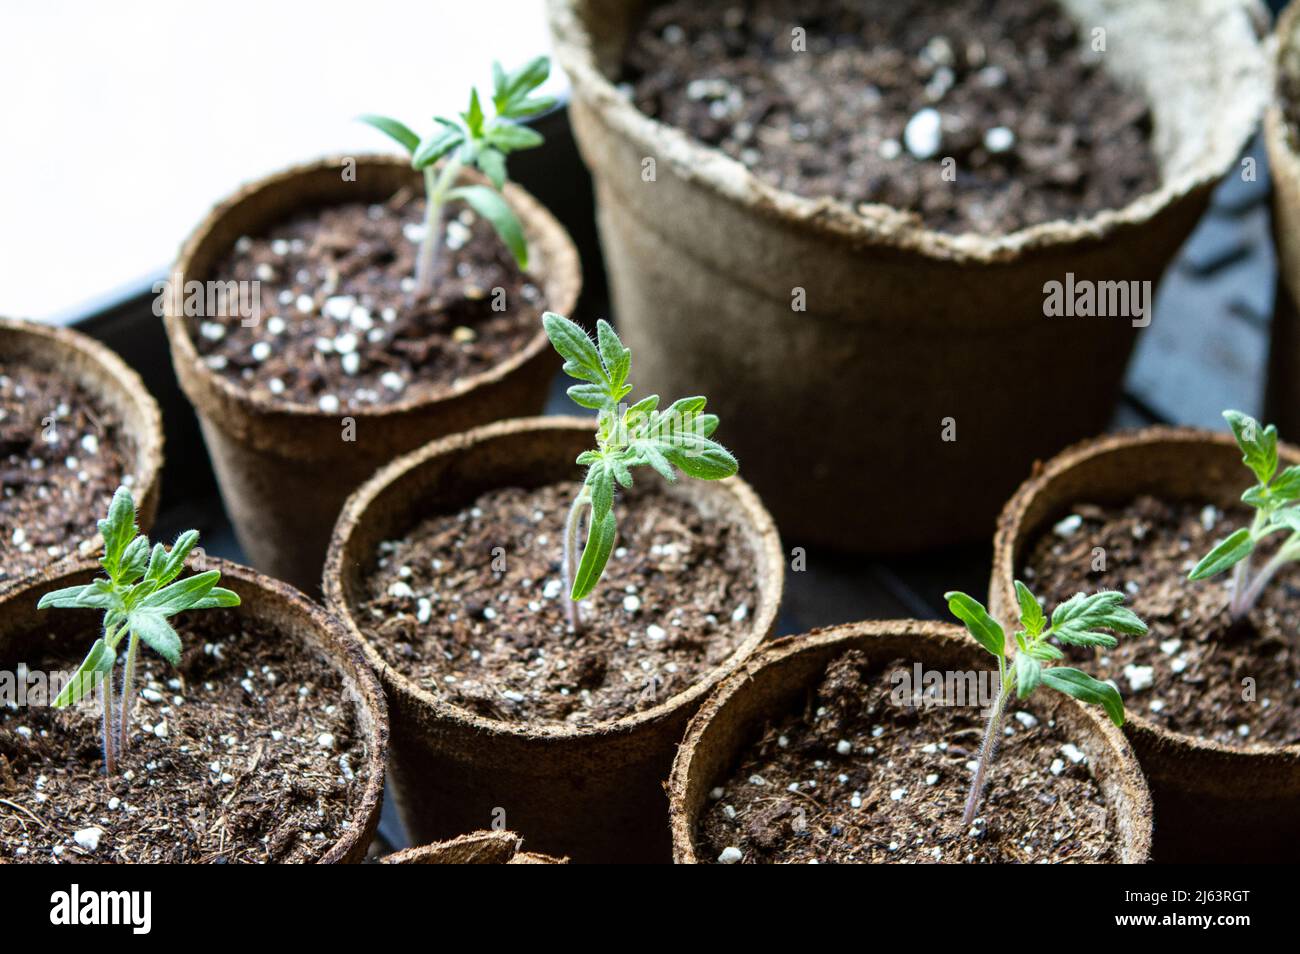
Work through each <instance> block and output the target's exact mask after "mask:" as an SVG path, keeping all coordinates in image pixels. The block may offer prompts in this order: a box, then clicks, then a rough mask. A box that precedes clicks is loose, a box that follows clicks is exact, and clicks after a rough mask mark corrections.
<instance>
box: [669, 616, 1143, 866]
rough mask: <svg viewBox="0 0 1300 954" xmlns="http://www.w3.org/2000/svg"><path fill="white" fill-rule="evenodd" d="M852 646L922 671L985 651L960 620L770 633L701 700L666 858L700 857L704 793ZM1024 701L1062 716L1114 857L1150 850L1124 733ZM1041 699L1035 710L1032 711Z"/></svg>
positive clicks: (1082, 713)
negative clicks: (1101, 807)
mask: <svg viewBox="0 0 1300 954" xmlns="http://www.w3.org/2000/svg"><path fill="white" fill-rule="evenodd" d="M850 649H861V650H865V651H866V652H868V653H869V654H870V655H871V656H872V658H878V659H881V660H889V659H894V658H899V657H902V658H907V659H915V660H918V661H919V662H920V663H921V664H922V665H923V666H925V667H926V668H927V669H934V670H946V669H970V668H972V667H973V668H977V669H987V668H988V666H989V662H990V660H989V657H988V656H987V655H983V654H981V653H980V652H979V651H978V649H977V648H976V647H974V645H973V643H972V642H971V640H970V638H969V637H968V636H966V635H964V631H963V630H961V629H960V628H959V627H956V626H952V625H949V624H946V623H933V622H918V621H916V620H892V621H888V622H871V623H851V624H849V625H846V626H835V627H831V628H829V629H824V630H815V631H814V632H812V633H810V634H806V635H802V636H790V637H787V638H785V639H781V640H777V641H776V642H775V643H772V644H771V645H769V646H766V647H764V648H763V649H762V650H760V651H759V652H758V653H756V654H755V655H754V656H753V657H752V658H750V660H749V661H748V662H746V663H745V664H744V666H743V667H741V669H740V670H739V671H738V672H736V673H735V674H734V675H732V676H731V677H730V678H728V679H727V680H726V681H725V682H724V683H723V684H722V685H721V686H719V687H718V690H717V691H716V692H715V693H714V694H713V695H712V696H710V697H709V698H708V700H706V701H705V703H704V705H703V706H702V707H701V708H700V711H699V713H698V714H697V715H696V716H695V718H694V719H692V720H691V724H690V728H689V729H688V731H687V733H686V740H685V741H684V742H683V743H682V746H681V748H680V750H679V751H678V753H677V758H676V760H675V761H674V762H673V773H672V778H671V779H670V780H669V783H668V797H669V801H670V805H671V808H670V811H671V815H672V833H673V860H674V861H676V862H677V863H678V864H698V863H700V862H701V861H702V860H707V859H701V858H700V857H699V856H698V852H699V848H698V846H697V844H696V831H697V827H698V823H699V819H700V815H701V811H702V808H703V806H704V805H705V804H706V803H707V801H708V799H709V792H710V791H711V790H712V789H713V788H714V786H716V785H719V784H721V783H722V782H723V781H724V780H725V779H726V777H727V774H728V773H729V772H730V771H731V770H732V767H733V766H734V765H735V764H736V763H737V761H739V760H740V758H741V757H742V756H743V754H744V752H745V749H746V747H747V746H748V745H750V744H752V742H753V741H754V739H755V738H757V737H758V736H759V734H760V733H761V732H762V729H763V726H764V724H765V723H766V722H768V721H770V720H772V719H774V718H779V717H780V716H782V715H784V714H785V713H787V712H790V711H793V710H795V709H797V708H798V707H799V706H800V705H801V704H802V703H803V701H804V700H805V699H806V697H807V694H808V692H809V690H810V689H812V688H813V687H814V686H815V685H816V683H817V682H818V680H820V679H821V677H822V674H823V673H824V672H825V670H826V666H827V664H829V663H830V662H832V661H833V660H834V659H835V658H836V657H838V656H840V655H842V654H843V653H845V652H846V651H848V650H850ZM1029 701H1030V703H1031V707H1033V708H1035V710H1036V711H1039V715H1040V718H1041V717H1042V714H1043V713H1047V714H1050V716H1051V717H1052V718H1054V719H1056V720H1057V722H1058V723H1063V724H1064V725H1065V726H1066V727H1067V728H1068V731H1069V734H1070V737H1071V739H1072V741H1073V742H1074V744H1075V745H1077V746H1078V747H1079V748H1081V749H1082V750H1083V751H1085V752H1086V753H1088V756H1089V764H1090V765H1091V766H1092V771H1093V774H1094V776H1095V777H1096V779H1097V781H1098V783H1099V784H1100V786H1101V790H1102V793H1103V795H1104V797H1105V799H1106V805H1107V807H1108V809H1109V810H1110V811H1111V812H1113V813H1114V815H1115V822H1116V828H1117V830H1118V832H1119V837H1120V839H1121V844H1120V845H1119V846H1118V854H1119V857H1120V860H1121V861H1123V862H1125V863H1128V864H1137V863H1142V862H1145V861H1146V860H1147V858H1148V855H1149V854H1150V850H1151V797H1150V795H1149V794H1148V792H1147V787H1146V784H1145V783H1144V782H1143V780H1142V774H1141V772H1140V771H1139V770H1138V767H1137V762H1136V760H1135V759H1134V757H1133V751H1132V749H1130V748H1129V745H1128V743H1127V742H1126V741H1125V740H1124V736H1123V735H1122V734H1121V733H1120V732H1119V730H1117V729H1116V728H1115V727H1114V726H1113V725H1111V723H1110V722H1109V721H1107V720H1106V718H1105V717H1104V716H1101V715H1100V714H1099V713H1098V711H1097V710H1096V709H1094V708H1089V707H1086V706H1083V705H1080V704H1079V703H1077V702H1075V701H1074V700H1073V699H1070V698H1068V697H1066V696H1064V695H1061V694H1060V693H1055V692H1040V693H1037V694H1035V695H1034V696H1033V697H1032V698H1031V699H1030V700H1029ZM1039 707H1041V710H1040V709H1039Z"/></svg>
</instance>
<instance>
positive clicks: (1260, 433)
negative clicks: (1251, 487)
mask: <svg viewBox="0 0 1300 954" xmlns="http://www.w3.org/2000/svg"><path fill="white" fill-rule="evenodd" d="M1223 416H1224V419H1226V420H1227V422H1228V426H1229V427H1231V428H1232V435H1233V437H1235V438H1236V439H1237V446H1238V447H1240V448H1241V453H1242V458H1241V460H1242V463H1244V464H1245V465H1246V466H1247V467H1249V468H1250V469H1251V471H1252V472H1253V473H1254V474H1255V477H1256V478H1257V479H1258V480H1259V482H1260V483H1261V484H1267V483H1268V482H1269V480H1270V479H1271V478H1272V476H1273V474H1274V472H1275V471H1276V470H1277V428H1276V427H1274V426H1273V425H1272V424H1270V425H1269V426H1268V427H1262V426H1261V425H1260V423H1259V421H1257V420H1255V419H1254V418H1253V417H1251V416H1250V415H1249V414H1242V413H1241V412H1240V411H1224V412H1223Z"/></svg>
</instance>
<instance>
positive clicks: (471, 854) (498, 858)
mask: <svg viewBox="0 0 1300 954" xmlns="http://www.w3.org/2000/svg"><path fill="white" fill-rule="evenodd" d="M568 861H569V859H568V858H552V857H551V856H550V855H539V854H536V853H534V852H531V851H524V850H523V839H522V838H520V837H519V836H518V835H516V834H514V832H509V831H472V832H470V833H469V834H468V835H461V836H460V837H459V838H453V839H452V840H451V841H440V842H437V843H435V844H432V845H420V846H419V847H418V848H407V849H405V850H403V851H395V852H393V853H392V854H391V855H387V856H386V857H384V858H381V859H380V862H379V863H380V864H385V865H563V864H568Z"/></svg>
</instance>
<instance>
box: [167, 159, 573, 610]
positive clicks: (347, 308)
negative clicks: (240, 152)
mask: <svg viewBox="0 0 1300 954" xmlns="http://www.w3.org/2000/svg"><path fill="white" fill-rule="evenodd" d="M450 161H451V160H449V159H444V160H443V162H444V165H443V166H441V167H437V168H439V169H441V170H445V169H446V168H447V164H448V163H450ZM431 168H433V167H431ZM427 171H429V170H426V172H427ZM453 173H454V175H453V177H452V178H453V180H454V181H453V182H451V183H448V184H446V185H447V186H448V188H451V187H452V186H454V187H455V189H457V190H483V191H484V192H486V191H489V190H488V188H487V183H488V179H487V178H486V177H484V176H482V175H481V174H479V173H478V172H477V171H475V170H473V169H470V168H466V167H465V166H458V167H457V168H456V169H453ZM425 185H426V184H425V181H424V177H422V173H421V171H420V170H418V169H415V168H413V167H412V164H411V162H410V161H408V160H407V159H405V158H400V157H396V156H392V157H388V156H358V157H356V158H350V157H348V158H343V157H341V158H336V159H323V160H320V161H318V162H314V163H310V164H308V165H304V166H298V167H295V168H292V169H289V170H286V171H284V172H281V173H277V174H275V175H272V176H269V177H268V178H266V179H263V180H262V181H260V182H257V183H254V184H252V185H250V186H247V187H245V188H243V189H241V190H240V191H239V192H237V193H236V194H235V195H234V196H232V197H231V198H230V199H228V200H227V201H225V202H224V203H222V204H221V205H219V206H218V207H217V208H216V209H214V210H213V212H212V213H211V214H210V215H209V216H208V218H207V219H206V220H205V221H204V222H203V224H202V225H200V226H199V228H198V229H197V230H196V231H195V232H194V234H193V235H192V236H191V237H190V238H189V240H188V241H187V242H186V244H185V246H184V248H183V249H182V251H181V255H180V259H179V260H178V261H177V263H176V266H175V269H174V272H173V276H172V286H171V287H170V288H169V289H168V294H167V298H166V322H167V333H168V337H169V339H170V341H171V351H172V360H173V362H174V364H175V366H176V371H177V375H178V377H179V379H180V383H181V386H182V388H183V389H184V391H185V393H186V395H187V397H188V398H189V399H190V401H191V402H192V403H193V404H194V406H195V408H196V409H197V411H198V414H199V421H200V424H201V426H202V429H203V434H204V438H205V440H206V442H207V446H208V450H209V453H210V454H211V456H212V460H213V465H214V468H215V470H216V474H217V479H218V482H219V484H220V486H221V494H222V499H223V501H224V503H225V506H226V510H227V512H229V514H230V516H231V519H232V521H233V522H234V525H235V530H236V533H237V535H238V537H239V542H240V544H241V546H242V547H243V548H244V551H245V552H246V553H247V554H248V556H249V559H250V560H251V561H252V562H253V564H254V565H256V566H258V567H259V568H261V569H263V570H265V571H266V572H268V573H270V574H272V575H274V576H277V577H280V578H282V579H285V580H288V581H290V582H292V583H294V584H295V585H297V586H299V587H300V588H302V589H303V590H304V591H307V592H316V591H317V589H318V587H319V583H320V572H321V563H322V561H323V560H324V556H325V550H326V547H327V545H328V542H329V533H330V529H331V528H332V527H333V525H334V521H335V519H336V517H337V516H338V511H339V508H340V507H341V506H342V505H343V501H344V500H345V499H346V498H347V495H348V494H349V493H350V492H351V491H353V490H355V489H356V488H357V487H358V486H359V485H360V484H361V483H362V482H363V481H364V480H365V479H366V478H367V477H369V476H370V475H371V474H372V473H374V471H375V470H376V469H377V468H378V467H379V466H380V465H382V464H385V463H387V462H388V461H391V460H392V459H393V458H394V457H396V456H398V455H400V454H403V453H405V452H407V451H410V450H412V449H413V448H415V447H418V446H420V445H421V444H424V443H425V442H427V441H429V440H431V439H433V438H436V437H440V436H443V435H446V434H452V433H457V432H459V431H463V430H466V429H468V428H471V427H473V426H475V425H478V424H483V423H486V422H488V421H493V420H497V419H500V418H503V417H513V416H518V415H521V414H533V413H537V412H539V411H540V410H541V409H542V406H543V404H544V403H545V399H546V393H547V386H548V384H549V382H550V379H551V377H552V375H553V373H554V371H555V368H556V362H555V359H554V355H553V354H551V352H550V348H549V347H548V345H547V342H546V337H545V335H544V334H543V333H542V332H541V331H540V329H539V328H538V327H537V320H538V317H539V316H540V314H541V312H542V310H543V308H547V307H550V308H558V309H571V308H572V307H573V305H574V303H575V302H576V301H577V298H578V293H579V290H580V288H581V284H582V277H581V270H580V267H579V263H578V257H577V252H576V251H575V249H574V247H573V243H572V242H571V241H570V239H569V236H568V234H567V233H566V232H565V231H564V229H563V228H562V227H561V226H560V224H559V223H558V222H557V221H556V220H555V219H554V218H553V217H552V216H551V215H550V214H549V213H548V212H547V211H546V210H545V209H544V208H543V207H542V206H541V205H539V204H538V203H537V202H536V201H535V200H534V199H533V198H532V197H531V196H529V195H528V193H526V192H525V191H524V190H522V189H520V188H519V187H517V186H515V185H513V184H510V183H506V184H505V185H504V187H503V188H502V189H501V191H500V197H501V198H502V199H503V200H504V204H506V205H508V208H509V210H512V212H511V215H512V216H513V217H515V218H516V220H517V224H518V228H519V232H520V235H519V236H518V238H519V239H520V240H521V241H522V242H526V246H527V262H528V265H527V268H526V269H524V268H521V267H520V265H519V264H518V262H517V260H516V250H514V249H512V248H511V247H508V246H507V245H506V244H505V243H503V242H502V240H501V238H500V237H499V235H498V234H497V232H496V230H495V228H494V225H493V224H490V223H489V222H488V220H487V219H486V218H485V216H484V215H482V214H480V213H479V212H478V211H476V207H475V206H472V205H470V204H469V202H468V201H467V202H465V203H463V204H457V205H454V206H453V205H448V206H447V211H446V212H445V214H444V217H443V220H442V221H440V222H438V223H435V224H434V225H433V226H430V225H429V224H427V223H426V222H425V215H424V213H425V208H426V200H425V198H424V196H425V193H426V188H425ZM453 191H454V190H453ZM472 194H473V195H476V196H480V197H481V195H482V192H472ZM493 194H496V193H493ZM493 211H494V212H499V208H497V207H493ZM431 227H432V228H435V229H443V230H445V236H444V237H443V241H442V244H441V248H440V250H439V252H438V254H437V256H436V257H435V258H433V260H432V265H430V266H429V268H428V273H429V275H430V276H431V281H432V292H431V293H430V294H429V295H424V294H423V293H419V294H417V289H416V278H415V275H416V272H417V261H416V260H417V257H421V256H420V251H419V250H420V248H421V246H422V244H427V243H423V239H424V236H425V235H426V234H428V230H429V228H431ZM192 282H197V283H199V285H198V286H193V285H191V284H190V283H192ZM214 282H215V283H221V284H224V283H227V282H233V283H236V284H235V285H233V286H230V287H233V288H235V289H237V293H238V295H239V296H240V297H239V302H240V304H239V305H238V306H237V307H229V300H230V299H228V307H227V308H226V312H227V315H226V316H225V317H222V316H221V315H220V314H213V313H212V309H210V308H205V307H201V306H197V304H196V299H195V298H194V297H191V293H193V294H196V295H197V296H199V297H200V298H202V296H204V295H205V294H206V293H207V292H208V290H209V289H211V288H213V287H215V286H213V285H212V284H211V283H214ZM178 288H179V289H182V290H184V289H188V291H182V292H179V293H178V291H177V289H178ZM231 298H233V296H231Z"/></svg>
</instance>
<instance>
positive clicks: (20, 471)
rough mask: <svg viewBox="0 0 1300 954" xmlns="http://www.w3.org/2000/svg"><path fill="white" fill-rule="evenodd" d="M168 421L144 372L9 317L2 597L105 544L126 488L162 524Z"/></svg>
mask: <svg viewBox="0 0 1300 954" xmlns="http://www.w3.org/2000/svg"><path fill="white" fill-rule="evenodd" d="M162 463H163V432H162V415H161V414H160V413H159V411H158V405H157V404H156V403H155V402H154V400H153V398H152V397H150V396H149V393H148V392H147V391H146V390H145V387H144V383H143V382H142V381H141V380H140V377H139V375H137V374H136V373H135V372H134V371H132V370H131V369H130V368H128V367H127V366H126V364H125V363H124V362H123V361H122V359H121V358H119V357H118V356H117V355H116V354H114V353H113V352H112V351H110V350H109V349H107V348H105V347H104V346H103V345H101V344H99V343H98V342H96V341H93V340H91V339H90V338H88V337H86V336H85V335H83V334H81V333H79V332H76V331H70V330H68V329H64V328H51V327H47V326H44V325H37V324H34V323H31V322H25V321H15V320H13V319H9V318H0V489H2V490H3V492H2V493H0V591H3V590H5V589H7V588H9V587H11V586H13V585H14V584H15V583H17V582H18V581H19V580H21V579H22V578H23V577H25V576H31V575H35V574H37V573H39V572H40V571H42V570H44V569H45V568H46V567H48V566H50V565H51V564H52V563H55V562H58V561H59V560H63V559H66V558H69V557H76V556H83V557H84V556H88V555H90V554H91V553H94V552H95V551H96V550H98V549H99V548H100V547H101V546H102V545H103V541H102V540H101V539H100V538H99V535H98V533H97V532H96V530H95V518H96V515H98V514H101V513H103V512H105V511H106V510H107V509H108V504H109V501H110V500H111V499H112V497H113V492H114V491H115V490H117V488H118V487H119V486H121V485H123V484H126V485H127V486H129V487H132V488H133V489H134V492H135V495H136V497H137V498H138V499H139V501H140V514H139V518H140V523H141V525H142V526H144V527H145V529H148V527H149V526H150V525H151V524H152V523H153V518H154V513H155V512H156V511H157V509H158V493H159V482H160V476H161V470H162Z"/></svg>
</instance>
